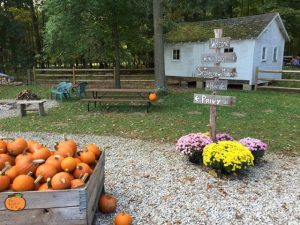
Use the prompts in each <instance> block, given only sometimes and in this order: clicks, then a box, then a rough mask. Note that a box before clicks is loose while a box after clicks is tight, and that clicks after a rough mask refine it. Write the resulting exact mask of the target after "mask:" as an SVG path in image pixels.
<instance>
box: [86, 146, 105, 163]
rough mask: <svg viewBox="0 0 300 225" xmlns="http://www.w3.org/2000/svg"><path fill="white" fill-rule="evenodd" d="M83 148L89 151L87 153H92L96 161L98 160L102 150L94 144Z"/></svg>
mask: <svg viewBox="0 0 300 225" xmlns="http://www.w3.org/2000/svg"><path fill="white" fill-rule="evenodd" d="M85 148H86V149H87V150H88V151H89V152H93V153H94V155H95V157H96V159H99V157H100V155H101V153H102V149H101V148H99V147H98V146H97V145H95V144H87V145H86V146H85Z"/></svg>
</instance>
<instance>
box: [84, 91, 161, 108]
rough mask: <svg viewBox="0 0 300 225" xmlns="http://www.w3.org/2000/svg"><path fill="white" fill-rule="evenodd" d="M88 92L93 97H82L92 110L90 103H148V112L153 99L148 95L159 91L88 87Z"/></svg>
mask: <svg viewBox="0 0 300 225" xmlns="http://www.w3.org/2000/svg"><path fill="white" fill-rule="evenodd" d="M86 92H87V93H92V98H85V99H81V101H82V102H87V103H88V104H87V107H88V111H90V103H94V105H95V107H96V104H97V103H99V104H101V103H102V102H106V103H110V102H111V103H119V102H127V103H146V107H147V110H146V111H147V113H148V112H149V110H150V107H151V105H152V104H151V101H150V100H149V98H148V96H149V94H150V93H157V90H155V89H96V88H94V89H87V90H86Z"/></svg>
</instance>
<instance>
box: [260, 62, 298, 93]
mask: <svg viewBox="0 0 300 225" xmlns="http://www.w3.org/2000/svg"><path fill="white" fill-rule="evenodd" d="M259 73H296V74H297V75H298V73H299V74H300V71H299V70H260V69H259V67H256V73H255V87H254V90H255V91H256V90H257V89H269V90H272V89H273V90H285V91H297V92H298V91H300V88H294V87H279V86H259V85H258V82H259V81H276V82H295V83H298V82H300V79H275V78H265V77H259Z"/></svg>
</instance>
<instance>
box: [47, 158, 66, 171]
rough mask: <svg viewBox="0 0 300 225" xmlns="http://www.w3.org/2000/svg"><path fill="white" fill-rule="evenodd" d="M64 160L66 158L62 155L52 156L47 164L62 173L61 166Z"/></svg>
mask: <svg viewBox="0 0 300 225" xmlns="http://www.w3.org/2000/svg"><path fill="white" fill-rule="evenodd" d="M63 159H64V157H62V156H61V155H52V156H50V157H49V158H48V159H47V160H46V162H45V164H50V165H53V166H55V167H56V169H57V171H58V172H60V171H62V168H61V166H60V164H61V162H62V160H63Z"/></svg>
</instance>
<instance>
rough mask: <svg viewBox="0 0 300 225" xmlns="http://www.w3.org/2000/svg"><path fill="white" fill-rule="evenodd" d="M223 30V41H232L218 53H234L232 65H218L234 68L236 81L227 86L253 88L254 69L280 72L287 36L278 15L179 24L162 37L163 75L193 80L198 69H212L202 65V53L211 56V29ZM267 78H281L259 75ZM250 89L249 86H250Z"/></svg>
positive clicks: (272, 75) (275, 75) (276, 75)
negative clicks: (163, 38) (232, 84)
mask: <svg viewBox="0 0 300 225" xmlns="http://www.w3.org/2000/svg"><path fill="white" fill-rule="evenodd" d="M218 28H223V30H224V32H223V37H231V43H230V48H226V49H221V52H235V53H236V56H237V61H236V62H235V63H226V64H225V63H224V64H222V63H221V66H222V67H234V68H236V71H237V77H234V78H228V80H229V83H239V84H243V85H244V87H247V86H248V87H247V88H248V89H249V85H254V82H255V70H256V67H259V68H260V69H266V70H267V69H268V70H281V69H282V66H283V53H284V46H285V41H289V40H290V38H289V35H288V33H287V31H286V29H285V27H284V24H283V22H282V20H281V18H280V15H279V13H267V14H262V15H256V16H247V17H239V18H231V19H223V20H212V21H201V22H189V23H179V24H177V26H176V27H175V28H174V29H173V30H171V31H170V32H168V33H167V34H166V35H165V49H164V51H165V53H164V56H165V74H166V76H169V77H173V76H174V77H186V78H193V77H195V69H196V67H197V66H200V65H202V66H211V63H203V62H201V55H202V54H203V53H213V52H214V49H210V48H209V44H208V40H209V38H213V37H214V32H213V30H214V29H218ZM260 76H261V77H262V76H264V77H268V78H279V79H280V78H281V74H278V73H277V74H260ZM250 87H251V86H250Z"/></svg>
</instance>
